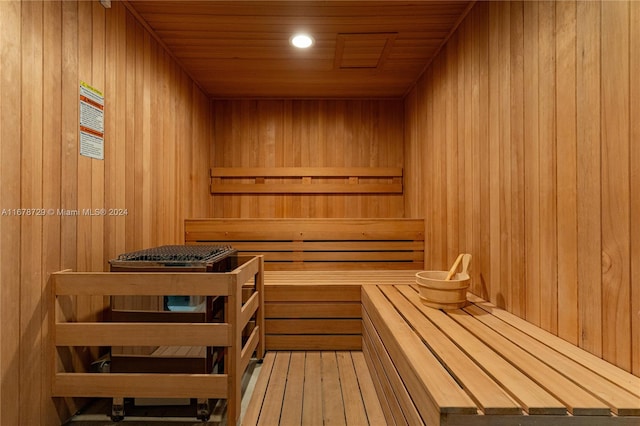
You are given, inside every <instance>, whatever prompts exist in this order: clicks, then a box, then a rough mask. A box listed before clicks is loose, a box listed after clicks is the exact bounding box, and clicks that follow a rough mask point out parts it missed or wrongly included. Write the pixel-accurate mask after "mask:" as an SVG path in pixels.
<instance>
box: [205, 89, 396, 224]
mask: <svg viewBox="0 0 640 426" xmlns="http://www.w3.org/2000/svg"><path fill="white" fill-rule="evenodd" d="M212 110H213V111H212V114H213V144H212V153H211V155H212V160H211V161H212V167H403V158H404V153H403V138H404V136H403V126H404V122H403V120H404V118H403V117H404V116H403V102H402V100H214V101H213V108H212ZM283 181H284V180H283ZM212 211H213V217H238V218H239V217H267V218H268V217H274V218H278V217H338V218H339V217H377V218H384V217H396V218H397V217H404V199H403V195H402V194H383V195H381V194H367V195H353V194H346V195H342V194H330V195H325V194H313V195H306V194H303V195H295V194H277V195H269V194H259V195H256V194H234V195H214V196H213V208H212Z"/></svg>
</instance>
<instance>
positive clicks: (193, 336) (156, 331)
mask: <svg viewBox="0 0 640 426" xmlns="http://www.w3.org/2000/svg"><path fill="white" fill-rule="evenodd" d="M230 333H231V326H229V325H228V324H215V323H192V324H176V323H152V324H150V323H63V324H57V325H56V330H55V336H56V337H55V344H56V346H112V345H113V346H162V345H165V346H198V345H205V346H230V344H231V341H230Z"/></svg>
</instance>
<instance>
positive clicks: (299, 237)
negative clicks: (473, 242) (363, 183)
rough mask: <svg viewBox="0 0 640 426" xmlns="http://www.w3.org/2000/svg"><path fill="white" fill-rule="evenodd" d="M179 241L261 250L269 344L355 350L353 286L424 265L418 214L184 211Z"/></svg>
mask: <svg viewBox="0 0 640 426" xmlns="http://www.w3.org/2000/svg"><path fill="white" fill-rule="evenodd" d="M185 243H186V244H227V245H231V246H233V247H234V248H236V249H237V250H238V251H239V253H240V254H242V255H251V254H257V253H260V254H264V259H265V320H266V323H265V333H266V337H265V344H266V347H267V349H272V350H360V349H361V348H362V326H361V318H362V317H361V308H360V294H361V293H360V286H362V285H369V284H383V283H385V282H387V281H388V280H393V282H398V281H397V280H398V279H404V280H405V282H407V283H412V282H413V281H414V274H415V272H416V271H417V270H421V269H423V266H424V261H423V259H424V220H422V219H318V218H315V219H188V220H186V221H185Z"/></svg>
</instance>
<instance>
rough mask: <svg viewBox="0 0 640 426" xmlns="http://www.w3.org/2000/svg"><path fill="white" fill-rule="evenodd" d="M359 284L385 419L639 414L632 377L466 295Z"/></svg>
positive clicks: (445, 421) (630, 420)
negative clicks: (441, 297)
mask: <svg viewBox="0 0 640 426" xmlns="http://www.w3.org/2000/svg"><path fill="white" fill-rule="evenodd" d="M468 298H469V300H470V301H471V302H473V303H470V304H468V305H467V306H466V307H465V308H463V309H457V310H451V311H443V310H438V309H433V308H429V307H427V306H425V305H423V304H422V303H421V300H420V296H419V294H418V293H417V290H416V288H415V286H412V285H406V284H400V285H379V286H363V287H362V305H363V329H364V330H363V352H364V354H365V358H366V360H367V363H368V365H369V369H370V371H371V372H372V376H373V377H374V384H375V386H376V390H377V393H378V396H379V397H380V399H381V403H382V406H383V411H384V412H385V416H387V422H388V423H389V424H410V425H420V424H429V425H491V426H499V425H514V424H518V425H585V426H587V425H594V426H595V425H598V426H600V425H608V424H624V425H638V424H640V378H638V377H636V376H633V375H631V374H629V373H627V372H625V371H623V370H621V369H619V368H617V367H615V366H613V365H611V364H609V363H607V362H605V361H603V360H602V359H600V358H597V357H595V356H593V355H591V354H589V353H588V352H586V351H584V350H582V349H580V348H578V347H576V346H574V345H572V344H570V343H568V342H566V341H564V340H562V339H560V338H558V337H556V336H553V335H552V334H550V333H548V332H546V331H544V330H542V329H540V328H538V327H536V326H534V325H532V324H530V323H527V322H526V321H524V320H522V319H520V318H518V317H516V316H515V315H512V314H510V313H508V312H506V311H503V310H500V309H497V308H496V307H495V306H493V305H491V304H489V303H487V302H485V301H483V300H482V299H480V298H477V297H475V296H473V295H471V294H469V295H468Z"/></svg>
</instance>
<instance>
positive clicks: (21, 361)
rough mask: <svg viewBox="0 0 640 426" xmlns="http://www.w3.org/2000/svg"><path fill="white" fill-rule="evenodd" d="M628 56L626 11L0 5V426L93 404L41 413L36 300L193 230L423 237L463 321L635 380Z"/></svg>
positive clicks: (638, 29) (539, 5)
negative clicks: (334, 223)
mask: <svg viewBox="0 0 640 426" xmlns="http://www.w3.org/2000/svg"><path fill="white" fill-rule="evenodd" d="M298 30H306V31H308V32H309V33H311V34H312V35H313V37H314V39H315V40H314V41H315V43H314V45H313V46H312V47H311V48H309V49H308V50H305V51H297V50H295V49H294V48H293V47H291V46H290V45H289V38H290V37H291V35H292V34H293V33H294V32H296V31H298ZM638 52H640V2H637V1H617V0H614V1H602V2H601V1H573V0H567V1H558V2H554V1H540V2H538V1H511V2H506V1H478V2H474V1H327V2H312V1H273V2H272V1H258V2H252V1H242V2H239V1H238V2H235V1H234V2H232V1H200V2H199V1H195V2H172V1H162V2H154V1H138V0H129V1H117V0H111V1H109V0H105V1H102V2H100V1H66V0H65V1H59V0H52V1H1V2H0V209H1V210H2V215H1V216H0V283H1V285H0V324H2V326H1V327H0V343H1V346H0V372H1V378H2V383H1V387H0V424H1V425H60V424H62V423H64V422H65V421H67V420H68V419H69V418H70V417H71V416H72V415H73V414H74V413H75V412H76V411H77V410H78V409H79V408H80V407H81V406H82V405H83V404H85V403H86V402H87V401H86V399H85V398H72V397H52V393H51V383H50V380H51V378H50V375H49V369H50V359H51V358H52V357H53V356H54V354H53V353H52V352H53V351H54V350H55V349H54V348H52V346H51V345H50V337H51V332H52V323H51V316H52V315H53V313H52V312H51V309H50V306H51V297H52V296H51V289H50V287H49V286H50V284H49V283H50V280H49V278H50V275H51V274H52V273H54V272H57V271H62V270H71V271H77V272H84V271H92V272H102V271H104V272H106V271H108V270H109V260H110V259H114V258H115V257H116V256H117V255H118V254H120V253H125V252H130V251H134V250H140V249H144V248H149V247H157V246H162V245H172V244H177V245H181V244H184V243H185V220H188V219H200V218H213V219H270V218H275V219H291V220H293V219H296V220H297V219H304V218H312V219H375V220H378V219H390V220H391V219H421V220H423V221H424V229H422V232H423V235H424V250H423V260H422V261H421V262H423V267H424V269H432V270H446V269H448V267H449V266H450V265H451V264H452V263H453V261H454V260H455V259H456V257H457V255H458V254H459V253H470V254H472V255H473V261H472V267H471V287H470V292H471V293H472V294H473V295H475V296H478V297H481V298H483V299H485V300H487V301H489V302H491V303H493V304H494V305H496V306H497V307H498V308H501V309H503V310H505V311H507V312H509V313H511V314H513V315H515V316H517V317H520V318H522V319H524V320H526V321H527V322H528V323H531V324H533V325H535V326H538V327H540V328H542V329H544V330H546V331H548V332H550V333H551V334H553V335H556V336H558V337H560V338H561V339H563V340H565V341H566V342H569V343H571V344H573V345H575V346H576V347H579V348H582V349H584V350H586V351H587V352H589V353H591V354H593V355H595V356H597V357H599V358H602V359H604V360H605V361H607V362H608V363H610V364H612V365H614V366H617V367H619V368H620V369H622V370H624V371H626V372H629V373H631V374H632V375H634V376H636V377H637V376H640V280H639V279H638V275H639V274H640V79H639V78H638V76H640V55H639V54H638ZM81 82H84V83H86V84H87V85H90V86H91V87H93V88H96V89H97V90H99V91H100V92H102V93H103V94H104V131H103V152H102V155H103V159H96V158H91V157H89V156H86V155H80V149H81V146H80V144H81V138H80V130H79V116H80V115H81V112H80V106H79V90H80V89H79V86H80V83H81ZM276 169H277V170H282V169H287V170H289V172H291V173H293V174H295V173H298V175H297V176H296V179H300V182H301V183H296V184H292V182H294V178H293V177H287V176H275V177H274V176H272V175H270V174H269V173H273V172H274V170H276ZM374 169H375V170H377V171H384V173H387V172H388V171H389V170H393V171H395V173H396V174H395V175H394V176H391V177H390V176H387V175H385V176H368V175H367V174H366V173H368V171H370V170H374ZM214 170H222V171H226V172H228V173H240V172H242V173H247V172H252V173H254V174H255V176H246V175H240V177H238V176H236V177H233V176H232V177H231V178H229V177H228V176H227V177H226V178H225V177H224V176H220V175H215V173H214ZM329 170H331V171H332V173H333V172H336V171H344V170H348V171H349V173H356V172H361V173H364V175H363V176H360V177H358V175H357V174H356V175H355V177H354V175H350V174H347V175H346V176H338V177H335V176H331V175H327V174H326V173H327V171H329ZM294 172H295V173H294ZM260 173H263V175H260ZM312 173H317V174H318V176H308V175H309V174H312ZM265 174H266V176H265ZM224 179H230V182H232V183H236V184H243V185H245V186H250V187H257V186H259V185H267V186H264V187H263V188H266V187H268V185H271V186H274V185H275V186H276V187H278V186H279V185H281V186H282V188H285V189H284V190H282V189H281V190H280V191H278V190H274V191H272V192H263V193H256V192H251V191H254V190H255V188H254V189H252V190H249V191H247V192H242V191H243V190H242V189H238V188H239V186H240V185H236V186H234V185H233V184H230V185H228V186H229V187H231V189H230V190H229V191H228V192H220V191H218V192H216V190H217V189H218V188H220V187H221V185H223V184H224ZM295 182H298V181H295ZM336 182H337V183H336ZM290 184H291V185H290ZM325 184H326V185H327V187H329V188H331V187H332V185H334V184H337V185H338V186H340V187H341V188H342V189H340V190H337V191H328V192H318V193H312V192H311V193H310V192H305V191H297V190H296V188H298V189H299V185H308V186H310V187H314V185H318V186H322V185H325ZM288 185H289V186H288ZM347 185H351V187H358V186H361V188H362V189H354V190H353V191H351V187H350V188H348V189H346V190H345V189H344V186H347ZM381 187H384V188H385V189H384V190H383V191H379V189H380V188H381ZM234 188H235V189H234ZM286 188H291V191H289V189H286ZM314 188H315V187H314ZM376 188H377V189H376ZM283 191H284V192H283ZM287 191H289V192H287ZM347 191H350V192H347ZM102 209H104V211H106V212H107V213H106V214H104V213H98V214H88V212H90V211H94V212H95V211H97V212H101V211H103V210H102ZM109 212H111V213H109ZM75 302H76V303H75V305H74V312H72V313H71V315H72V316H73V317H74V318H76V319H78V320H86V319H95V320H98V319H100V316H101V315H102V314H103V312H104V311H105V310H106V309H107V308H108V305H109V298H108V297H102V296H97V297H96V296H77V300H75ZM94 354H95V353H94V351H93V350H91V349H90V348H76V350H75V351H72V352H69V353H68V356H69V359H67V360H65V362H67V363H70V364H72V365H73V366H75V368H76V369H78V370H79V371H81V370H83V369H89V368H90V363H91V362H92V361H93V360H94V359H93V356H94ZM590 424H591V423H590Z"/></svg>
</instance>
